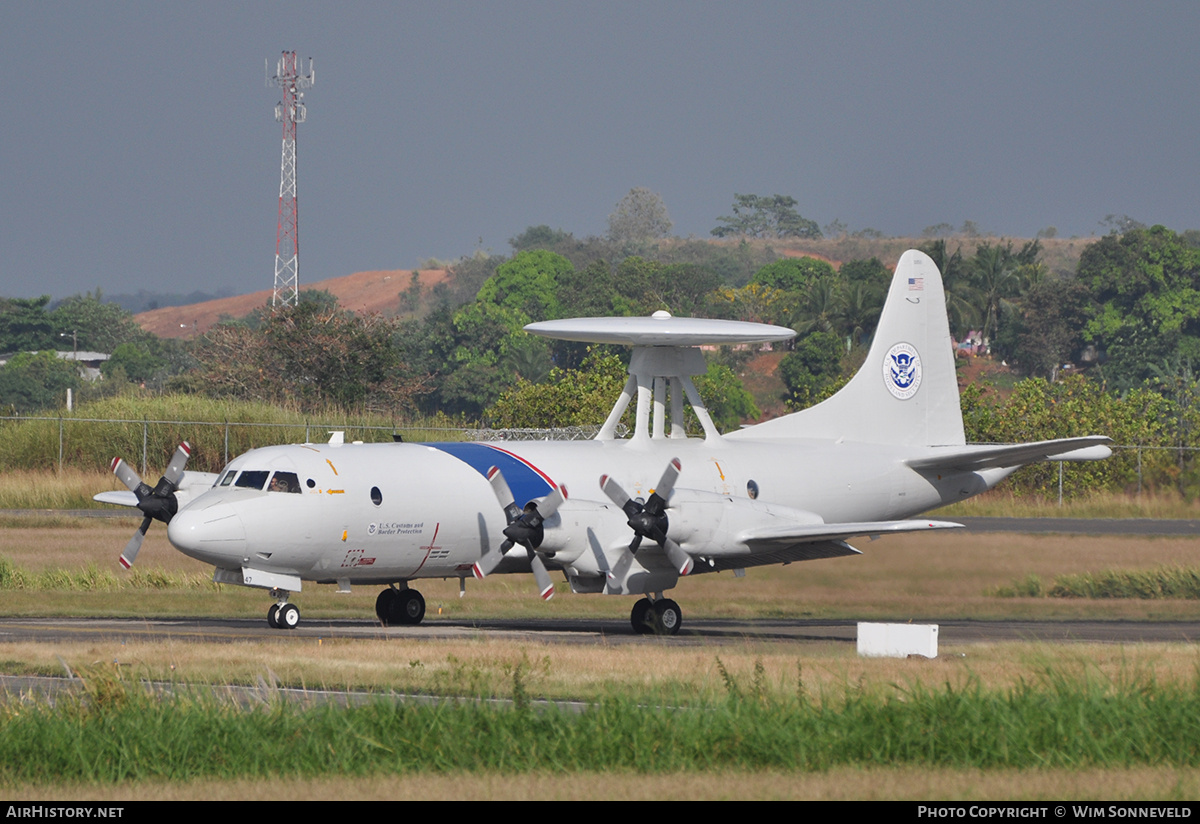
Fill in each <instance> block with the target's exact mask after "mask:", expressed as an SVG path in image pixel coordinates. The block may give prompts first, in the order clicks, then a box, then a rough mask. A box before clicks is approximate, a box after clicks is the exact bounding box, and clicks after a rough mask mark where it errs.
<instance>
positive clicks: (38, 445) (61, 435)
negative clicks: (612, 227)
mask: <svg viewBox="0 0 1200 824" xmlns="http://www.w3.org/2000/svg"><path fill="white" fill-rule="evenodd" d="M335 431H340V432H343V433H344V438H345V440H346V441H347V442H351V441H363V442H389V441H394V440H402V441H406V442H410V443H413V442H415V443H423V442H435V441H528V440H556V441H575V440H588V439H590V438H593V437H595V435H596V433H597V432H598V431H599V427H598V426H574V427H564V428H561V429H481V428H465V427H464V428H453V427H444V428H438V427H420V426H404V425H391V426H385V425H378V424H361V423H355V422H353V421H345V420H343V421H319V420H312V421H305V422H303V423H261V422H255V421H188V420H153V419H148V418H143V419H141V420H130V419H113V418H75V417H65V416H62V417H33V416H13V417H5V418H0V469H4V470H8V469H56V470H58V471H62V469H63V468H64V467H70V468H74V469H82V470H95V469H103V468H107V467H108V465H109V462H111V461H112V459H113V457H114V456H121V457H123V458H125V459H126V460H127V461H128V462H130V463H131V464H135V465H137V466H140V468H141V473H142V474H143V475H146V474H148V469H149V468H158V467H159V466H160V465H163V464H165V462H166V461H167V460H168V459H169V458H170V455H171V453H172V452H173V451H174V450H175V447H176V445H178V444H179V442H180V441H185V440H186V441H188V442H190V443H191V445H192V460H191V463H190V464H189V467H190V468H191V469H195V470H199V471H207V472H217V471H219V470H220V469H221V467H223V466H224V465H225V464H227V463H228V462H229V459H230V458H233V457H236V456H237V455H240V454H242V453H243V452H247V451H249V450H251V449H254V448H256V447H260V446H269V445H272V444H280V443H312V442H321V441H326V440H328V439H329V433H331V432H335ZM626 434H627V432H626V431H625V430H624V427H623V426H622V427H621V428H620V429H619V431H618V433H617V435H618V437H624V436H625V435H626ZM1113 450H1114V455H1113V457H1112V458H1111V459H1109V461H1107V462H1105V472H1104V473H1103V476H1102V477H1101V476H1098V475H1097V474H1095V473H1096V469H1098V468H1099V467H1097V466H1096V465H1095V464H1086V463H1085V464H1058V465H1057V466H1055V465H1044V464H1043V465H1041V466H1039V467H1037V468H1036V469H1031V470H1026V472H1028V473H1036V475H1037V480H1036V482H1034V483H1032V484H1030V485H1029V486H1030V489H1029V490H1027V491H1032V490H1033V489H1035V488H1036V490H1038V491H1040V493H1041V494H1044V495H1053V494H1054V493H1055V491H1056V487H1057V493H1058V495H1059V497H1060V498H1061V496H1062V495H1063V494H1064V489H1065V490H1066V494H1067V496H1068V497H1069V496H1072V495H1075V494H1078V493H1079V492H1080V491H1081V490H1082V489H1085V488H1098V487H1104V488H1108V489H1110V490H1113V491H1126V492H1130V493H1133V492H1137V493H1141V492H1142V491H1143V490H1147V489H1157V488H1168V489H1172V490H1176V491H1179V492H1181V493H1183V494H1184V495H1185V496H1188V495H1190V494H1191V492H1192V491H1194V490H1197V489H1200V471H1198V470H1197V465H1196V461H1195V453H1196V452H1197V451H1200V448H1197V447H1188V446H1158V445H1125V444H1120V445H1114V446H1113Z"/></svg>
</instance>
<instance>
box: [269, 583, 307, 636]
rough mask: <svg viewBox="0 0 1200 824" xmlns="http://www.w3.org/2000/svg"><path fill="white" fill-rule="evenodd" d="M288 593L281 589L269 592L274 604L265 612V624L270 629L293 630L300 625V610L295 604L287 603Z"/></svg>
mask: <svg viewBox="0 0 1200 824" xmlns="http://www.w3.org/2000/svg"><path fill="white" fill-rule="evenodd" d="M290 594H291V593H290V592H286V591H285V590H282V589H273V590H271V595H273V596H275V599H276V602H275V603H274V604H271V608H270V609H269V610H267V624H269V625H270V627H271V629H295V628H296V624H299V623H300V610H299V609H297V608H296V605H295V604H289V603H288V596H289V595H290Z"/></svg>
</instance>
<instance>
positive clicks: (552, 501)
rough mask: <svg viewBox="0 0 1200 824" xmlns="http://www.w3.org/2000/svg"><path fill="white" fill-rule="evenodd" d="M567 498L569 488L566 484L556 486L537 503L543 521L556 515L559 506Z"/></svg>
mask: <svg viewBox="0 0 1200 824" xmlns="http://www.w3.org/2000/svg"><path fill="white" fill-rule="evenodd" d="M566 500H567V488H566V487H565V486H556V487H554V489H552V490H551V491H550V494H549V495H547V496H546V497H545V498H543V499H542V500H541V502H540V503H539V504H538V505H537V511H538V514H539V515H540V516H541V518H542V520H543V521H548V520H550V519H551V518H552V517H554V513H555V512H558V508H559V507H560V506H562V505H563V502H564V501H566Z"/></svg>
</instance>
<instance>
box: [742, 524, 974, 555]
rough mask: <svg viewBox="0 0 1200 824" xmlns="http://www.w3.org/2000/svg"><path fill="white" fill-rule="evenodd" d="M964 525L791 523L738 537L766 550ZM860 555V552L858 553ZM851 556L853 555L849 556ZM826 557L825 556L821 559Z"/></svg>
mask: <svg viewBox="0 0 1200 824" xmlns="http://www.w3.org/2000/svg"><path fill="white" fill-rule="evenodd" d="M961 528H962V524H956V523H954V522H952V521H930V520H926V519H917V520H913V519H910V520H907V521H858V522H855V523H847V524H788V525H786V526H766V527H754V528H752V529H747V530H745V531H744V532H742V533H740V534H739V535H738V538H739V539H740V540H741V541H743V542H744V543H747V544H749V545H750V546H751V547H752V548H759V547H763V548H766V547H768V546H771V545H773V544H779V545H785V546H786V545H790V544H801V543H809V542H815V541H840V540H841V539H842V538H852V537H854V536H855V535H870V536H872V537H875V536H879V535H888V534H891V533H894V532H922V531H924V530H928V529H961ZM856 552H857V550H856ZM846 554H850V553H846ZM821 557H826V556H821Z"/></svg>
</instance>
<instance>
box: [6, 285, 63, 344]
mask: <svg viewBox="0 0 1200 824" xmlns="http://www.w3.org/2000/svg"><path fill="white" fill-rule="evenodd" d="M49 302H50V296H49V295H42V296H41V297H40V298H0V352H30V351H36V350H38V349H53V348H54V345H55V343H56V335H55V334H54V327H53V324H51V322H50V317H49V315H47V313H46V304H48V303H49Z"/></svg>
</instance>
